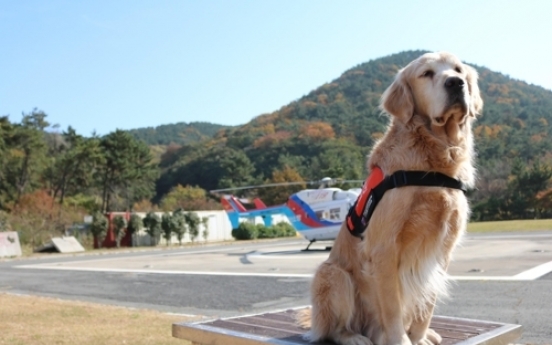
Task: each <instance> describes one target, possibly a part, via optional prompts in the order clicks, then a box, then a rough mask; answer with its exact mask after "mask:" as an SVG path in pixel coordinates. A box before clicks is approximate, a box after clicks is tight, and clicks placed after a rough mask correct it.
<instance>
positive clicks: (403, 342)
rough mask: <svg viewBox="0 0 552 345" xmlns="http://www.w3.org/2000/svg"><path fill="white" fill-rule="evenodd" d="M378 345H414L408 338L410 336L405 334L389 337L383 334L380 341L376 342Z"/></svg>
mask: <svg viewBox="0 0 552 345" xmlns="http://www.w3.org/2000/svg"><path fill="white" fill-rule="evenodd" d="M376 344H377V345H412V342H411V341H410V339H409V338H408V335H406V334H403V335H402V336H400V335H399V336H398V337H397V336H394V337H391V336H388V335H385V334H382V335H381V336H380V338H379V340H377V341H376Z"/></svg>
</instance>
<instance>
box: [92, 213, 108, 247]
mask: <svg viewBox="0 0 552 345" xmlns="http://www.w3.org/2000/svg"><path fill="white" fill-rule="evenodd" d="M108 226H109V222H108V221H107V218H106V217H105V216H104V215H103V214H102V213H101V212H96V213H95V214H94V216H93V217H92V224H90V232H91V233H92V235H93V236H94V239H95V240H96V241H97V243H98V248H101V247H102V242H103V240H104V238H105V235H106V234H107V228H108Z"/></svg>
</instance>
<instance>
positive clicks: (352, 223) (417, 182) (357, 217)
mask: <svg viewBox="0 0 552 345" xmlns="http://www.w3.org/2000/svg"><path fill="white" fill-rule="evenodd" d="M367 182H368V180H367ZM367 184H368V183H365V185H364V186H363V189H364V188H370V187H368V186H367ZM405 186H424V187H445V188H453V189H459V190H461V191H463V192H464V194H465V193H466V192H467V191H468V189H467V187H466V185H465V184H464V183H463V182H462V181H460V180H457V179H454V178H452V177H450V176H447V175H445V174H441V173H439V172H427V171H404V170H400V171H397V172H395V173H394V174H392V175H390V176H386V177H385V178H383V180H382V181H381V182H380V183H379V184H378V185H377V186H375V187H373V188H372V189H371V190H368V191H366V192H368V193H369V194H368V195H367V197H363V193H361V195H359V197H358V199H357V200H356V201H355V203H354V205H353V206H351V208H350V209H349V213H348V214H347V219H346V220H345V223H346V224H347V228H348V229H349V232H350V233H351V235H353V236H356V237H361V238H362V233H363V232H364V230H366V227H367V226H368V222H369V221H370V218H371V217H372V213H373V212H374V209H375V208H376V206H377V204H378V202H379V201H380V200H381V198H382V197H383V194H385V192H386V191H388V190H389V189H393V188H400V187H405ZM363 192H364V191H363ZM358 203H361V204H360V205H357V204H358Z"/></svg>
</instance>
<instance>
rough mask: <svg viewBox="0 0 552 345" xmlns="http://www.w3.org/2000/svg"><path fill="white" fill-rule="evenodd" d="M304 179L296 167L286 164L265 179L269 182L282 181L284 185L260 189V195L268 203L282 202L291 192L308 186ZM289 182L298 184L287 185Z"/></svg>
mask: <svg viewBox="0 0 552 345" xmlns="http://www.w3.org/2000/svg"><path fill="white" fill-rule="evenodd" d="M303 181H304V179H303V178H302V177H301V175H299V173H298V172H297V171H296V170H295V169H293V168H290V167H288V166H284V167H283V168H282V170H274V171H273V172H272V178H271V179H270V180H266V181H265V183H267V184H269V183H281V184H282V186H277V187H270V188H263V189H260V190H259V197H260V198H261V199H262V200H263V201H264V202H265V203H267V204H268V205H276V204H282V203H284V202H286V201H287V199H288V197H289V196H290V195H291V194H293V193H297V192H298V191H300V190H301V189H305V188H306V184H305V183H304V182H303ZM288 182H289V183H296V184H290V185H285V184H286V183H288Z"/></svg>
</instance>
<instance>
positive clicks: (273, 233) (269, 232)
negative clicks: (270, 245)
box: [257, 224, 279, 238]
mask: <svg viewBox="0 0 552 345" xmlns="http://www.w3.org/2000/svg"><path fill="white" fill-rule="evenodd" d="M257 232H258V234H259V235H258V238H275V237H279V236H278V231H277V229H276V228H275V227H274V226H264V225H262V224H258V225H257Z"/></svg>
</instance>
